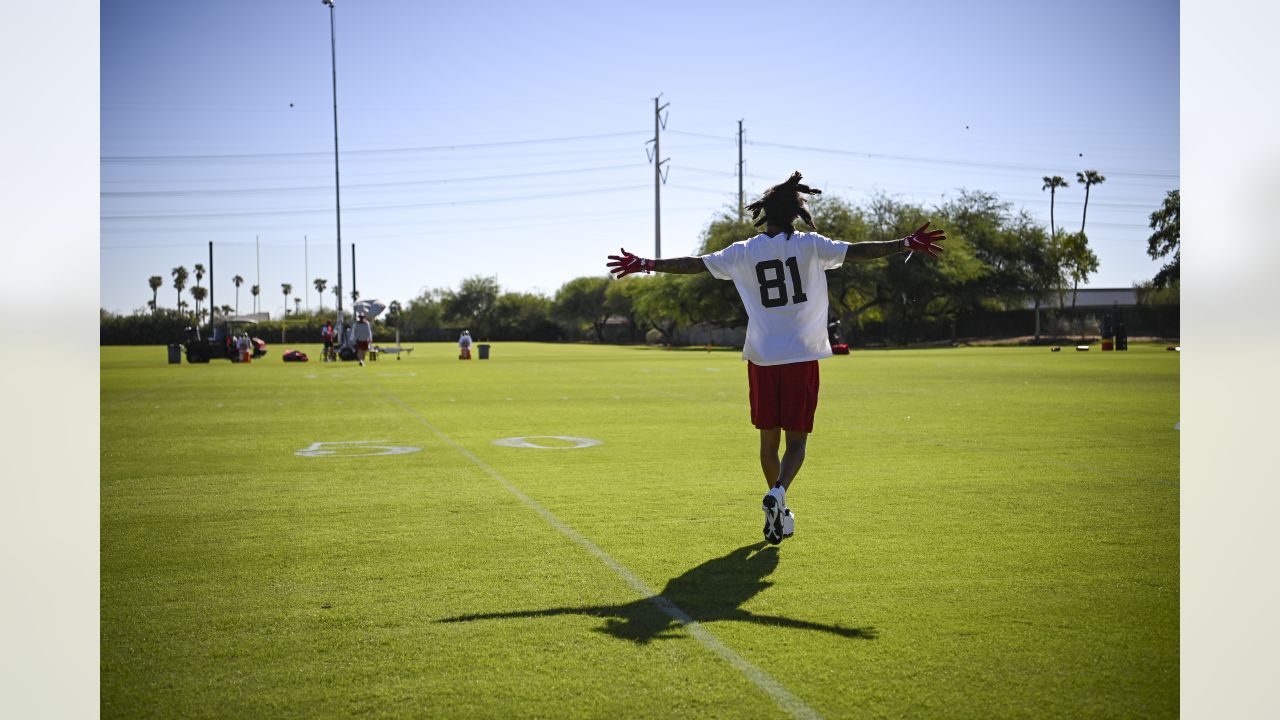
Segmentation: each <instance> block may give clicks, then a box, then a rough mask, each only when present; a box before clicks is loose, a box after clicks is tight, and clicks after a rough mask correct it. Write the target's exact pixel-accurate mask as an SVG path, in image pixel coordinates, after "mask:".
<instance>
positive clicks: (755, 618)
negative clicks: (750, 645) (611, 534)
mask: <svg viewBox="0 0 1280 720" xmlns="http://www.w3.org/2000/svg"><path fill="white" fill-rule="evenodd" d="M777 567H778V548H777V547H774V546H767V545H765V543H763V542H759V543H754V544H751V545H746V546H744V547H740V548H738V549H737V550H734V551H732V552H730V553H728V554H727V555H724V556H722V557H718V558H715V559H713V560H708V561H707V562H704V563H702V564H701V565H699V566H697V567H695V568H693V569H691V570H689V571H688V572H686V573H684V574H683V575H680V576H678V577H674V578H672V579H671V580H669V581H668V582H667V586H666V587H664V588H663V589H662V592H661V593H659V594H658V595H655V596H653V597H649V598H645V599H643V600H636V601H634V602H629V603H624V604H621V605H581V606H575V607H555V608H544V609H541V610H515V611H511V612H494V613H470V614H467V615H459V616H457V617H450V618H444V619H442V620H439V621H438V622H470V621H474V620H499V619H505V618H532V617H551V616H554V615H591V616H595V617H602V618H604V619H605V621H604V627H602V628H599V629H598V630H597V631H598V632H603V633H608V634H610V635H613V636H614V637H616V638H620V639H623V640H630V641H632V642H635V643H640V644H643V643H648V642H650V641H653V640H658V639H665V638H671V637H678V633H677V632H676V631H677V630H678V629H679V628H680V627H682V626H684V625H686V624H688V623H689V622H691V621H692V622H698V623H710V622H719V621H724V620H729V621H736V622H750V623H756V624H759V625H770V626H774V627H785V628H796V629H800V630H818V631H821V632H828V633H832V634H834V635H839V636H841V637H846V638H862V639H873V638H875V637H876V630H875V628H870V627H865V628H856V627H854V628H851V627H842V626H840V625H827V624H824V623H816V622H809V621H807V620H796V619H793V618H788V617H781V616H778V615H760V614H757V613H753V612H750V611H748V610H744V609H742V605H744V604H745V603H746V602H747V601H748V600H750V599H751V598H753V597H755V596H756V594H758V593H759V592H760V591H762V590H764V589H765V588H768V587H769V586H771V585H773V583H771V582H769V581H767V580H765V578H766V577H768V576H769V575H770V574H771V573H772V572H773V571H774V569H775V568H777Z"/></svg>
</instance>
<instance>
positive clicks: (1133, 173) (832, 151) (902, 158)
mask: <svg viewBox="0 0 1280 720" xmlns="http://www.w3.org/2000/svg"><path fill="white" fill-rule="evenodd" d="M671 133H672V134H676V135H689V136H693V137H702V138H713V139H716V140H724V141H732V140H733V138H729V137H724V136H719V135H708V134H706V133H695V132H687V131H684V130H672V131H671ZM746 144H747V145H751V146H754V147H759V148H776V149H780V150H790V151H799V152H813V153H821V154H827V155H842V156H846V157H860V158H870V159H873V160H893V161H899V162H921V163H932V164H937V165H951V166H957V167H986V168H997V169H1001V170H1018V171H1029V172H1035V173H1041V172H1044V169H1043V168H1042V167H1038V166H1032V165H1020V164H1016V163H993V162H978V161H972V160H953V159H949V158H937V157H923V156H913V155H891V154H886V153H873V152H866V151H862V150H841V149H836V148H821V147H813V146H808V145H791V144H787V143H774V142H765V141H761V140H748V141H746ZM1107 175H1108V176H1127V177H1147V178H1160V179H1166V180H1167V179H1177V178H1178V177H1180V176H1179V175H1176V174H1174V175H1170V174H1164V173H1150V172H1143V171H1138V170H1108V171H1107Z"/></svg>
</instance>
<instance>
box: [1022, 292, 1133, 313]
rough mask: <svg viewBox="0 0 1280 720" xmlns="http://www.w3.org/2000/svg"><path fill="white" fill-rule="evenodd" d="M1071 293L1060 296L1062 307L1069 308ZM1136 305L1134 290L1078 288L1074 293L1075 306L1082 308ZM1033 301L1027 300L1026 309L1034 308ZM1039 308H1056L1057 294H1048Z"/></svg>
mask: <svg viewBox="0 0 1280 720" xmlns="http://www.w3.org/2000/svg"><path fill="white" fill-rule="evenodd" d="M1071 297H1072V291H1071V290H1068V291H1066V292H1064V293H1063V294H1062V306H1063V307H1068V308H1069V307H1071ZM1137 304H1138V291H1137V290H1136V289H1134V288H1131V287H1130V288H1080V289H1079V290H1076V291H1075V306H1076V307H1078V308H1082V307H1085V308H1087V307H1108V308H1109V307H1116V306H1119V307H1135V306H1137ZM1035 306H1036V304H1035V301H1034V300H1028V301H1027V303H1026V307H1028V308H1034V307H1035ZM1040 307H1041V308H1055V307H1058V293H1056V292H1054V293H1050V294H1049V297H1047V298H1045V300H1044V302H1043V303H1042V304H1041V305H1040Z"/></svg>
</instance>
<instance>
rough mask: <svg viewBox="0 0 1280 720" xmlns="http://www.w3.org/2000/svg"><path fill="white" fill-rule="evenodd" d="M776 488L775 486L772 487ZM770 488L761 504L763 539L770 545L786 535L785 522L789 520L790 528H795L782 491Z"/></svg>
mask: <svg viewBox="0 0 1280 720" xmlns="http://www.w3.org/2000/svg"><path fill="white" fill-rule="evenodd" d="M774 490H777V488H774ZM774 490H770V491H769V492H768V493H766V494H765V496H764V500H763V501H762V502H761V504H762V505H763V507H764V539H765V542H768V543H770V544H772V545H777V544H778V543H780V542H782V539H783V538H785V537H788V536H789V535H790V533H788V532H787V523H788V522H790V527H791V530H792V531H794V530H795V520H794V519H792V518H790V517H789V516H790V512H789V511H788V510H787V506H786V504H785V503H784V502H783V499H782V498H783V495H782V492H781V491H779V492H774Z"/></svg>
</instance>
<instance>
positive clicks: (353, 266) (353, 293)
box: [351, 243, 360, 312]
mask: <svg viewBox="0 0 1280 720" xmlns="http://www.w3.org/2000/svg"><path fill="white" fill-rule="evenodd" d="M359 294H360V291H359V290H356V244H355V243H351V312H355V310H356V297H357V296H358V295H359Z"/></svg>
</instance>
